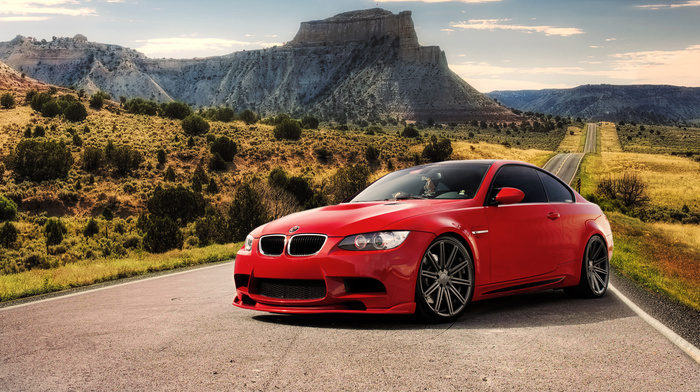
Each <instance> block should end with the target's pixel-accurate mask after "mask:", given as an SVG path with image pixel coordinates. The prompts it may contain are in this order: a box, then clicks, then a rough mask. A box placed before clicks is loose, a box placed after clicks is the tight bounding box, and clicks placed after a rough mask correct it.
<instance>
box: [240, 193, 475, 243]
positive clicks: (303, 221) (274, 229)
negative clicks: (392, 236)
mask: <svg viewBox="0 0 700 392" xmlns="http://www.w3.org/2000/svg"><path fill="white" fill-rule="evenodd" d="M469 202H471V200H401V201H384V202H368V203H344V204H338V205H333V206H327V207H321V208H316V209H313V210H307V211H302V212H297V213H294V214H291V215H287V216H285V217H282V218H280V219H277V220H274V221H272V222H270V223H267V224H265V225H263V226H261V227H259V228H258V229H256V230H255V231H254V234H253V235H254V236H255V237H258V236H260V235H268V234H286V235H288V234H289V230H290V229H291V228H292V227H295V226H299V229H298V230H297V231H296V232H295V233H294V234H303V233H314V234H326V235H328V236H331V237H344V236H348V235H352V234H358V233H367V232H372V231H380V230H383V229H385V228H386V227H387V226H389V225H391V224H394V223H396V222H399V221H401V220H404V219H407V218H410V217H413V216H416V215H422V214H427V213H434V212H436V211H439V210H444V209H449V208H454V207H455V203H460V207H462V206H464V207H467V206H468V203H469ZM392 229H401V228H399V227H393V228H392ZM405 229H408V230H412V229H414V228H412V227H406V228H405Z"/></svg>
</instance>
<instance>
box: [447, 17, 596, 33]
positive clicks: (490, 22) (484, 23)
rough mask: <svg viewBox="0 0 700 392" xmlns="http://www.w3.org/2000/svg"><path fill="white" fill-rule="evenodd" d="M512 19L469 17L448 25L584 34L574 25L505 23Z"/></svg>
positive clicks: (476, 28) (465, 27)
mask: <svg viewBox="0 0 700 392" xmlns="http://www.w3.org/2000/svg"><path fill="white" fill-rule="evenodd" d="M511 20H512V19H470V20H468V21H466V22H452V23H450V27H454V28H460V29H465V30H467V29H471V30H497V29H498V30H513V31H523V32H526V33H543V34H545V35H547V36H552V35H558V36H561V37H569V36H571V35H576V34H584V31H583V30H581V29H579V28H576V27H554V26H524V25H512V24H505V23H504V22H510V21H511Z"/></svg>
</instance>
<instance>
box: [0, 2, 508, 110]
mask: <svg viewBox="0 0 700 392" xmlns="http://www.w3.org/2000/svg"><path fill="white" fill-rule="evenodd" d="M0 60H4V61H5V62H7V64H9V65H10V66H12V67H13V68H15V69H16V70H18V71H20V72H25V73H26V74H27V75H31V76H33V77H35V78H37V79H39V80H43V81H46V82H49V83H52V84H57V85H63V86H75V87H76V88H83V89H85V90H86V91H88V92H92V91H96V90H98V89H100V90H105V91H107V92H109V93H110V94H111V95H112V96H114V97H119V96H125V97H127V98H131V97H143V98H147V99H154V100H156V101H160V102H164V101H169V100H177V101H184V102H187V103H189V104H192V105H195V106H219V105H226V106H230V107H232V108H233V109H234V110H236V111H240V110H243V109H247V108H249V109H253V110H255V111H257V112H260V113H263V114H272V113H279V112H287V113H291V114H295V115H300V114H304V113H311V114H315V115H317V116H319V117H322V118H325V119H335V120H341V121H342V120H356V119H381V118H387V117H391V118H398V119H407V120H423V121H425V120H428V119H433V120H435V121H466V120H475V119H479V120H481V119H485V120H504V121H505V120H509V119H513V118H514V115H513V114H512V113H511V112H510V111H508V110H507V109H505V108H503V107H502V106H500V105H498V104H496V103H495V102H494V101H493V100H491V99H490V98H488V97H486V96H485V95H483V94H481V93H479V92H478V91H476V90H475V89H474V88H473V87H471V86H470V85H469V84H467V83H466V82H465V81H464V80H462V79H461V78H460V77H459V76H457V75H456V74H454V73H453V72H452V71H450V69H449V68H448V66H447V61H446V59H445V54H444V52H442V51H441V50H440V48H439V47H436V46H429V47H424V46H420V45H419V43H418V37H417V35H416V32H415V29H414V26H413V21H412V19H411V13H410V12H409V11H406V12H401V13H399V14H398V15H396V14H393V13H391V12H389V11H385V10H381V9H370V10H363V11H353V12H347V13H343V14H339V15H336V16H334V17H331V18H328V19H324V20H320V21H311V22H304V23H302V24H301V27H300V29H299V32H298V33H297V35H296V36H295V37H294V39H292V40H291V41H290V42H288V43H287V44H285V45H283V46H279V47H273V48H267V49H261V50H253V51H243V52H236V53H232V54H230V55H226V56H218V57H209V58H205V59H191V60H173V59H149V58H147V57H145V56H144V55H143V54H141V53H139V52H136V51H134V50H131V49H127V48H123V47H119V46H116V45H106V44H100V43H93V42H89V41H88V40H87V39H86V38H85V37H84V36H76V37H73V38H55V39H54V40H53V41H50V42H47V41H37V40H35V39H30V38H24V37H17V38H15V39H14V40H12V41H10V42H4V43H0Z"/></svg>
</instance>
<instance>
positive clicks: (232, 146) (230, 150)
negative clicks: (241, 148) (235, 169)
mask: <svg viewBox="0 0 700 392" xmlns="http://www.w3.org/2000/svg"><path fill="white" fill-rule="evenodd" d="M237 149H238V148H237V146H236V143H234V141H233V140H231V139H229V138H227V137H226V136H221V137H218V138H216V139H214V142H212V144H211V148H210V150H211V153H212V154H216V153H218V154H219V155H221V158H223V159H224V161H226V162H232V161H233V158H234V157H235V156H236V151H237Z"/></svg>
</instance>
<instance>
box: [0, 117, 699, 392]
mask: <svg viewBox="0 0 700 392" xmlns="http://www.w3.org/2000/svg"><path fill="white" fill-rule="evenodd" d="M590 132H591V128H589V133H590ZM593 132H595V127H594V128H593ZM591 140H593V143H592V144H591V145H592V146H593V148H595V135H594V136H593V137H592V139H591ZM587 144H588V143H587ZM555 159H557V158H556V157H555V158H553V159H552V160H551V161H550V162H549V165H548V167H553V168H554V169H555V170H559V172H560V175H566V176H569V174H570V173H568V171H569V170H571V169H570V168H571V167H574V166H577V165H578V163H576V165H574V164H573V161H576V160H578V161H580V158H577V157H576V155H574V156H569V157H568V158H567V157H563V158H560V159H559V160H555ZM568 161H572V162H568ZM555 170H551V169H550V171H555ZM574 175H575V169H574V172H573V174H571V178H573V176H574ZM569 181H570V180H569ZM232 273H233V262H226V263H220V264H215V265H210V266H207V267H202V268H198V269H193V270H187V271H180V272H175V273H170V274H165V275H160V276H157V277H153V278H148V279H143V280H134V281H129V282H127V283H117V284H113V285H107V286H103V287H101V288H97V289H88V290H85V291H80V292H76V293H73V294H69V295H63V296H56V297H51V298H48V299H44V300H39V301H33V302H31V301H27V302H25V303H19V304H17V305H14V306H13V305H12V304H10V306H6V307H4V308H0V390H1V391H44V390H45V391H70V390H100V391H103V390H148V391H173V390H178V391H202V390H215V391H221V390H232V391H270V390H287V391H318V390H342V391H345V390H348V391H354V390H382V391H387V390H397V391H419V390H420V391H424V390H430V391H440V390H442V391H456V390H471V391H504V390H508V391H533V390H552V391H573V390H575V391H579V390H610V391H679V392H680V391H693V392H697V391H698V385H700V364H699V363H698V362H696V361H695V360H693V359H692V358H691V357H689V356H688V355H686V354H685V353H684V352H683V351H682V350H681V349H679V348H678V347H676V346H675V345H674V344H673V343H671V342H670V341H669V340H668V339H667V338H665V337H664V336H662V335H661V334H660V333H659V332H657V331H656V330H655V329H654V328H652V327H651V326H650V325H649V324H647V322H645V321H644V320H642V319H641V318H640V317H638V316H637V315H636V314H635V313H634V312H633V311H632V310H630V308H629V307H628V306H627V305H626V304H625V303H623V301H622V300H621V299H620V298H619V297H618V296H617V295H614V294H613V293H610V292H609V293H608V294H607V295H606V296H605V297H603V298H601V299H597V300H581V299H572V298H569V297H567V296H566V295H565V294H564V293H563V292H562V291H561V290H557V291H551V290H550V291H545V292H540V293H533V294H526V295H520V296H514V297H507V298H501V299H494V300H486V301H480V302H475V303H473V304H471V305H470V307H469V308H468V310H467V312H466V314H465V315H464V316H463V317H461V318H460V319H459V320H457V321H456V322H455V323H453V324H442V325H431V324H428V325H426V324H423V323H420V322H416V321H415V320H414V319H413V318H410V317H395V316H392V317H388V316H387V317H382V316H370V315H315V316H294V315H273V314H267V313H260V312H254V311H249V310H243V309H238V308H235V307H233V306H232V305H231V301H232V299H233V296H234V286H233V283H232V281H231V275H232ZM618 280H619V278H617V277H616V276H615V275H614V274H611V281H613V282H614V284H615V285H616V286H617V285H618V282H617V281H618ZM622 284H624V283H623V282H620V285H622Z"/></svg>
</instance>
